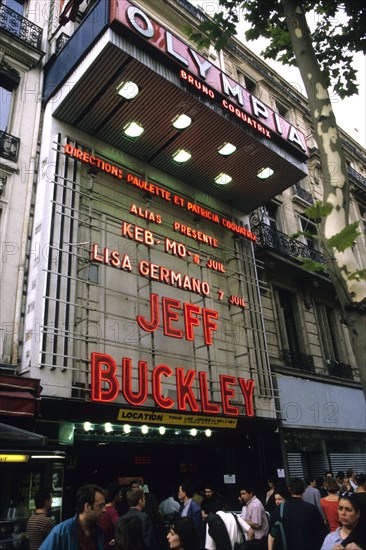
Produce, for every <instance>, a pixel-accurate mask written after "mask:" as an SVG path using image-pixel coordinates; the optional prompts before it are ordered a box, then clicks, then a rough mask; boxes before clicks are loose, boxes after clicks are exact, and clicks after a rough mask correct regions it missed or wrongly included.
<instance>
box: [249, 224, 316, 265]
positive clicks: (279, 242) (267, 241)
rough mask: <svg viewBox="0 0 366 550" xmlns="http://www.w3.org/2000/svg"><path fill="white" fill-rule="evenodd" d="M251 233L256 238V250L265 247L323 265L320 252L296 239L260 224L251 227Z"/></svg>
mask: <svg viewBox="0 0 366 550" xmlns="http://www.w3.org/2000/svg"><path fill="white" fill-rule="evenodd" d="M251 231H252V233H254V235H255V236H256V237H257V240H256V241H255V247H256V248H265V247H267V248H271V249H273V250H275V251H277V252H281V253H282V254H285V255H286V256H291V257H293V258H299V257H300V258H309V259H311V260H314V261H316V262H320V263H323V264H325V259H324V255H323V254H322V253H321V252H319V251H318V250H315V249H314V248H310V246H307V245H306V244H304V243H303V242H301V241H299V240H297V239H292V238H291V237H289V236H288V235H286V234H285V233H282V232H281V231H278V230H277V229H273V227H270V226H269V225H267V224H265V223H260V224H259V225H257V226H256V227H253V228H252V230H251Z"/></svg>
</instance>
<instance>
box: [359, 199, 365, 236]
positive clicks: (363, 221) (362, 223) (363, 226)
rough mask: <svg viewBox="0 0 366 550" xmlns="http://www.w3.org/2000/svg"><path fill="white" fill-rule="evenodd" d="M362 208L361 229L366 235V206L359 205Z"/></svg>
mask: <svg viewBox="0 0 366 550" xmlns="http://www.w3.org/2000/svg"><path fill="white" fill-rule="evenodd" d="M359 208H360V231H362V233H363V234H364V235H366V208H364V207H362V206H361V205H360V206H359Z"/></svg>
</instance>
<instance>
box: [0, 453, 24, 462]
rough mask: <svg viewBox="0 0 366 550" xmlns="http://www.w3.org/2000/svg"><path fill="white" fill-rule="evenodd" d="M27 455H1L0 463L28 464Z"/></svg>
mask: <svg viewBox="0 0 366 550" xmlns="http://www.w3.org/2000/svg"><path fill="white" fill-rule="evenodd" d="M28 460H29V455H2V454H0V463H1V462H28Z"/></svg>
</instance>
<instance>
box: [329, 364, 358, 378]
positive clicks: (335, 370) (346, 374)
mask: <svg viewBox="0 0 366 550" xmlns="http://www.w3.org/2000/svg"><path fill="white" fill-rule="evenodd" d="M327 363H328V372H329V374H330V376H337V378H345V379H346V380H353V372H352V367H351V365H347V363H338V361H327Z"/></svg>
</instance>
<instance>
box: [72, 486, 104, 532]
mask: <svg viewBox="0 0 366 550" xmlns="http://www.w3.org/2000/svg"><path fill="white" fill-rule="evenodd" d="M104 512H105V494H104V490H103V489H102V488H101V487H99V485H83V487H80V489H79V490H78V492H77V493H76V513H77V514H79V516H80V518H81V519H82V520H83V521H85V522H87V523H91V524H94V523H98V521H99V520H100V518H101V516H102V514H103V513H104Z"/></svg>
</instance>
